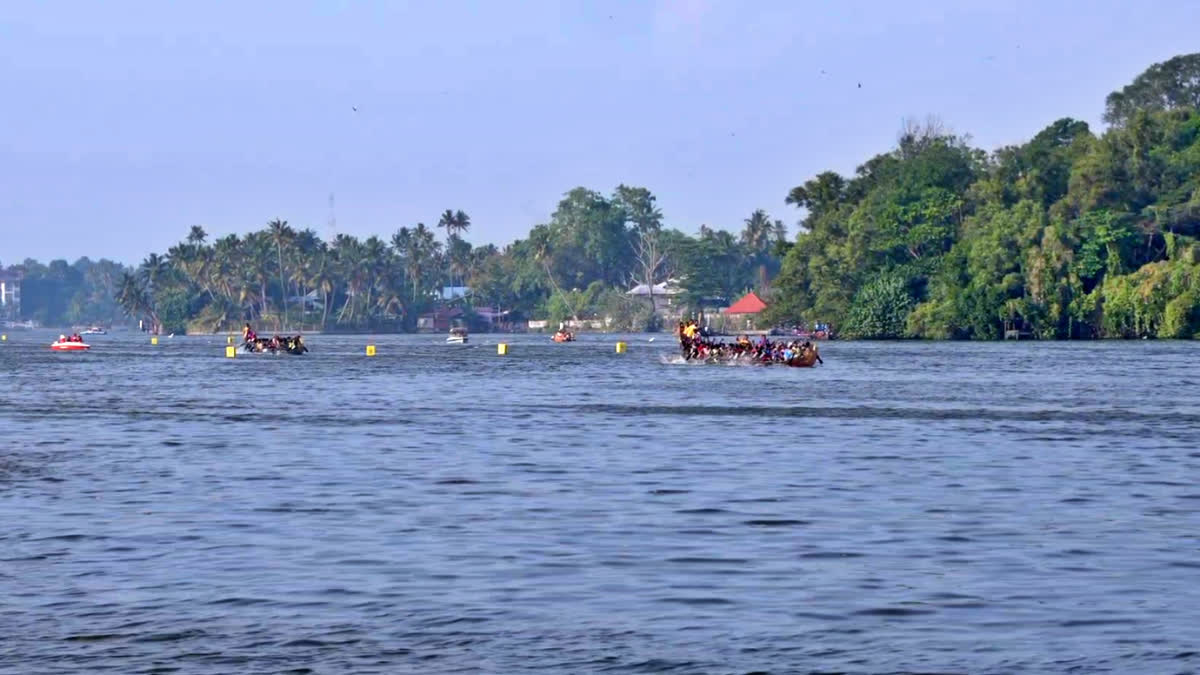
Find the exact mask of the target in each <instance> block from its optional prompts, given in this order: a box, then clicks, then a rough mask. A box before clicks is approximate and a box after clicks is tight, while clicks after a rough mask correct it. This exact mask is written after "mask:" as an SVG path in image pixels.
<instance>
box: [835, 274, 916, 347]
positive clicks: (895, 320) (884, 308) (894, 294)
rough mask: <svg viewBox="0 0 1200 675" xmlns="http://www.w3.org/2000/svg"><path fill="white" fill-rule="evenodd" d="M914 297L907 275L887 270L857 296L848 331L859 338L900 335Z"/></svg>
mask: <svg viewBox="0 0 1200 675" xmlns="http://www.w3.org/2000/svg"><path fill="white" fill-rule="evenodd" d="M911 307H912V297H911V296H910V295H909V293H908V287H907V285H906V284H905V281H904V279H903V278H902V277H901V276H899V275H897V274H885V275H883V276H880V277H879V278H878V279H875V280H874V281H871V282H870V283H868V284H867V285H865V286H863V287H862V289H861V290H859V292H858V293H857V294H855V296H854V303H853V305H852V306H851V308H850V316H849V319H848V320H847V321H846V326H845V331H844V332H845V334H846V335H847V336H849V337H857V338H872V339H880V338H898V337H902V336H903V335H904V332H905V324H906V322H907V321H908V314H909V310H910V309H911Z"/></svg>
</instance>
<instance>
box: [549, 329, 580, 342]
mask: <svg viewBox="0 0 1200 675" xmlns="http://www.w3.org/2000/svg"><path fill="white" fill-rule="evenodd" d="M550 339H551V340H554V341H555V342H574V341H575V334H574V333H572V332H571V331H569V330H566V329H563V328H559V329H558V330H557V331H555V333H554V335H551V336H550Z"/></svg>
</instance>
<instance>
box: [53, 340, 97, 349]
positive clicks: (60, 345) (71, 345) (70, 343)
mask: <svg viewBox="0 0 1200 675" xmlns="http://www.w3.org/2000/svg"><path fill="white" fill-rule="evenodd" d="M91 348H92V346H91V345H89V344H88V343H86V342H84V341H82V340H68V339H66V338H59V339H57V340H55V341H54V342H52V343H50V349H53V350H54V351H56V352H86V351H87V350H89V349H91Z"/></svg>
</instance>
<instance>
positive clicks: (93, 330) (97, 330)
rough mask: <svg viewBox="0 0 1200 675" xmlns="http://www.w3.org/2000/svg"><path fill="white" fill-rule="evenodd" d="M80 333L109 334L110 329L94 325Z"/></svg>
mask: <svg viewBox="0 0 1200 675" xmlns="http://www.w3.org/2000/svg"><path fill="white" fill-rule="evenodd" d="M80 335H108V331H106V330H104V329H103V328H100V327H99V326H92V327H91V328H89V329H87V330H85V331H83V332H82V333H80Z"/></svg>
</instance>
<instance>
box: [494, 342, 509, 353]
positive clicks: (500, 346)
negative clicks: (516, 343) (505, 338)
mask: <svg viewBox="0 0 1200 675" xmlns="http://www.w3.org/2000/svg"><path fill="white" fill-rule="evenodd" d="M496 353H497V354H499V355H500V356H504V355H505V354H507V353H508V345H506V344H504V343H503V342H501V343H500V344H498V345H496Z"/></svg>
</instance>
